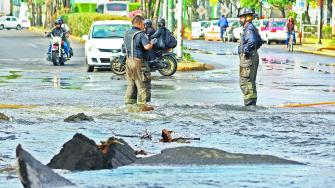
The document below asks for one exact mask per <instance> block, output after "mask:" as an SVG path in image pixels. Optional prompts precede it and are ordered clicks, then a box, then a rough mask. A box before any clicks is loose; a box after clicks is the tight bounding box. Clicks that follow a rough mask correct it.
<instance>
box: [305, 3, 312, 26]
mask: <svg viewBox="0 0 335 188" xmlns="http://www.w3.org/2000/svg"><path fill="white" fill-rule="evenodd" d="M309 7H310V4H309V2H307V10H306V15H305V21H306V22H307V23H308V24H311V17H310V16H309Z"/></svg>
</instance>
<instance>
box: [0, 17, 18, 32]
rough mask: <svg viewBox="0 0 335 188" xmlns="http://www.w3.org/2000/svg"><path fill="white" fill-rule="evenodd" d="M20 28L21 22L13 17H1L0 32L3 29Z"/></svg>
mask: <svg viewBox="0 0 335 188" xmlns="http://www.w3.org/2000/svg"><path fill="white" fill-rule="evenodd" d="M21 28H22V22H21V21H20V20H19V19H18V18H17V17H14V16H3V17H1V18H0V30H3V29H17V30H20V29H21Z"/></svg>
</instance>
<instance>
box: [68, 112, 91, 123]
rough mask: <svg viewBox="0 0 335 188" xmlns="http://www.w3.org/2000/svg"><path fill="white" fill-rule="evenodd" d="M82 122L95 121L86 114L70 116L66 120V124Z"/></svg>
mask: <svg viewBox="0 0 335 188" xmlns="http://www.w3.org/2000/svg"><path fill="white" fill-rule="evenodd" d="M82 121H94V119H93V117H92V116H87V115H86V114H84V113H79V114H76V115H72V116H69V117H67V118H65V119H64V122H82Z"/></svg>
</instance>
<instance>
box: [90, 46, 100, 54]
mask: <svg viewBox="0 0 335 188" xmlns="http://www.w3.org/2000/svg"><path fill="white" fill-rule="evenodd" d="M88 51H89V52H94V53H97V52H99V50H98V48H96V47H95V46H94V45H91V46H89V47H88Z"/></svg>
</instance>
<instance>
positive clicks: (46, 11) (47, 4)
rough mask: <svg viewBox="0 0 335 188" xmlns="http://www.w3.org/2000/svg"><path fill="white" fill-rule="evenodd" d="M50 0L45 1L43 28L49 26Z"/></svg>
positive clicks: (50, 20)
mask: <svg viewBox="0 0 335 188" xmlns="http://www.w3.org/2000/svg"><path fill="white" fill-rule="evenodd" d="M51 9H52V8H51V0H46V1H45V21H44V28H51V27H52V26H51V23H52V15H51Z"/></svg>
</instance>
